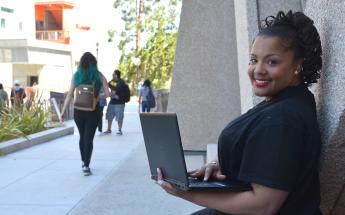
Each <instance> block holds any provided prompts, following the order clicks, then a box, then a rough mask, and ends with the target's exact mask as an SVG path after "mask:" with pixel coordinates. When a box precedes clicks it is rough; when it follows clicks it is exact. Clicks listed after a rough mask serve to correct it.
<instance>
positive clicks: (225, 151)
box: [157, 11, 322, 215]
mask: <svg viewBox="0 0 345 215" xmlns="http://www.w3.org/2000/svg"><path fill="white" fill-rule="evenodd" d="M321 55H322V49H321V41H320V37H319V34H318V32H317V29H316V28H315V26H314V24H313V21H312V20H311V19H310V18H308V17H307V16H306V15H304V14H303V13H301V12H295V13H292V12H291V11H289V12H288V13H286V14H285V13H284V12H279V13H278V14H277V16H275V17H274V16H270V17H268V18H266V19H265V22H264V23H263V25H262V26H261V28H260V31H259V33H258V35H257V36H256V38H255V40H254V41H253V44H252V47H251V51H250V60H249V66H248V75H249V79H250V81H251V84H252V88H253V92H254V94H255V95H257V96H261V97H264V98H265V99H264V101H262V102H261V103H259V104H258V105H256V106H255V107H253V108H252V109H250V110H249V111H248V112H247V113H245V114H243V115H241V116H240V117H238V118H237V119H235V120H233V121H232V122H230V123H229V124H228V125H227V126H226V127H225V128H224V129H223V131H222V132H221V133H220V135H219V139H218V156H217V158H216V159H215V160H214V161H213V162H211V163H209V164H206V165H204V166H203V167H201V168H200V169H197V170H195V171H192V172H190V173H189V174H190V176H191V177H198V178H202V179H204V180H209V179H216V180H229V179H237V180H239V181H242V182H247V183H250V184H251V187H252V190H251V191H245V192H237V193H236V192H225V191H224V192H223V191H222V192H186V191H182V190H179V189H177V188H175V187H173V186H172V185H171V184H170V183H168V182H167V181H164V170H161V169H158V170H157V174H158V181H157V183H158V184H160V185H161V186H162V187H163V188H164V189H165V190H166V191H167V192H168V193H170V194H172V195H175V196H178V197H181V198H183V199H186V200H188V201H191V202H193V203H196V204H198V205H201V206H205V207H206V208H205V209H203V210H200V211H197V212H195V213H193V214H194V215H202V214H204V215H206V214H207V215H210V214H213V215H222V214H279V215H291V214H294V215H305V214H308V215H319V214H321V211H320V185H319V175H318V164H319V157H320V150H321V137H320V131H319V126H318V121H317V116H316V104H315V100H314V96H313V94H312V93H311V92H310V91H309V89H308V86H310V85H311V84H312V83H316V82H317V79H319V78H320V72H321V67H322V58H321Z"/></svg>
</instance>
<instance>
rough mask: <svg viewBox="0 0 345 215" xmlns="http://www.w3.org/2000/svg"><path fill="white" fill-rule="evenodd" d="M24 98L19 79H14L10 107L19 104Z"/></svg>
mask: <svg viewBox="0 0 345 215" xmlns="http://www.w3.org/2000/svg"><path fill="white" fill-rule="evenodd" d="M25 98H26V94H25V90H24V88H23V87H22V86H20V81H19V80H15V81H14V86H13V88H12V90H11V105H12V107H15V106H20V105H22V104H23V103H24V99H25Z"/></svg>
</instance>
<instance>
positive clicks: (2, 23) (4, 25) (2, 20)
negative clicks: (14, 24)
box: [1, 18, 6, 28]
mask: <svg viewBox="0 0 345 215" xmlns="http://www.w3.org/2000/svg"><path fill="white" fill-rule="evenodd" d="M5 27H6V19H4V18H1V28H5Z"/></svg>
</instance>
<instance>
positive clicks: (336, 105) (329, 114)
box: [305, 0, 345, 215]
mask: <svg viewBox="0 0 345 215" xmlns="http://www.w3.org/2000/svg"><path fill="white" fill-rule="evenodd" d="M305 13H306V14H307V15H308V16H310V17H311V18H312V19H313V20H314V22H315V25H316V26H317V29H318V31H319V33H320V35H321V42H322V49H323V69H322V75H321V82H320V84H318V85H317V86H315V88H314V91H315V94H316V97H317V106H318V117H319V122H320V128H321V132H322V138H323V144H324V145H323V155H322V158H321V192H322V200H321V202H322V208H323V210H324V213H325V214H339V215H342V214H344V213H345V187H344V186H345V158H344V155H345V88H344V86H345V69H344V68H345V63H344V59H345V52H344V50H345V42H344V41H345V25H344V23H345V1H344V0H334V1H327V0H307V1H306V5H305Z"/></svg>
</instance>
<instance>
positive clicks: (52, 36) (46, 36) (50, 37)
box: [36, 30, 70, 44]
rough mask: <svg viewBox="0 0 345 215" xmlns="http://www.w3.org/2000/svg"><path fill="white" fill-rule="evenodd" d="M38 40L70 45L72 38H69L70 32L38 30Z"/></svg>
mask: <svg viewBox="0 0 345 215" xmlns="http://www.w3.org/2000/svg"><path fill="white" fill-rule="evenodd" d="M36 39H38V40H46V41H52V42H58V43H64V44H69V39H70V36H69V31H63V30H61V31H57V30H49V31H48V30H45V31H42V30H37V31H36Z"/></svg>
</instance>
